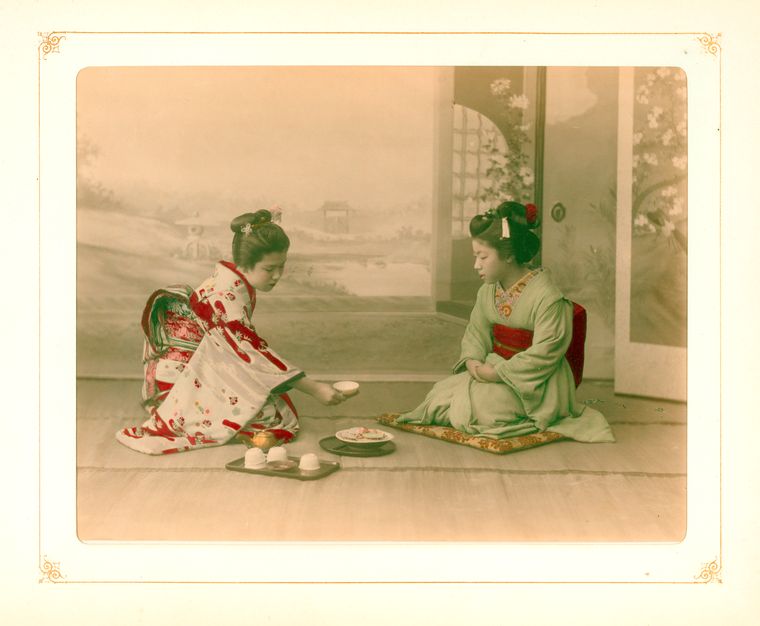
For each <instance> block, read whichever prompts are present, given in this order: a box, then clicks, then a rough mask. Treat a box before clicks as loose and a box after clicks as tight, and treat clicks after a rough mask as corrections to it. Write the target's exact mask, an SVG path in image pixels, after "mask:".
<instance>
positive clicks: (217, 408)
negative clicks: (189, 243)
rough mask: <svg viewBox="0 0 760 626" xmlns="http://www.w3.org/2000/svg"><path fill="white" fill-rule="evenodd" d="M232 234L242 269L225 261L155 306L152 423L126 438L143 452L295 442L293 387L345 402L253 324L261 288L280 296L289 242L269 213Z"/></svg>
mask: <svg viewBox="0 0 760 626" xmlns="http://www.w3.org/2000/svg"><path fill="white" fill-rule="evenodd" d="M230 227H231V229H232V231H233V232H234V233H235V234H234V236H233V239H232V258H233V261H234V263H230V262H228V261H220V262H219V263H217V265H216V267H215V268H214V272H213V274H212V275H211V276H210V277H209V278H207V279H206V280H205V281H204V282H203V283H202V284H201V285H200V286H199V287H198V288H197V289H195V290H193V289H192V288H190V287H188V286H186V285H175V286H172V287H168V288H166V289H161V290H159V291H156V292H155V293H153V294H152V295H151V297H150V298H149V300H148V303H147V305H146V307H145V312H144V314H143V320H142V323H143V331H144V333H145V354H144V364H145V382H144V385H143V401H144V405H145V406H146V408H147V409H148V412H149V414H150V417H149V419H148V420H147V421H146V422H144V423H143V424H142V425H141V426H133V427H129V428H123V429H121V430H120V431H118V432H117V433H116V439H117V440H118V441H120V442H121V443H123V444H124V445H125V446H127V447H129V448H132V449H133V450H137V451H138V452H144V453H146V454H169V453H172V452H183V451H185V450H194V449H197V448H206V447H210V446H219V445H222V444H225V443H227V442H228V441H230V440H231V439H232V438H233V437H234V436H235V434H237V433H238V432H243V433H248V434H253V433H255V432H259V431H268V432H270V433H272V435H273V437H275V438H276V439H278V440H280V441H281V442H287V441H290V439H292V438H293V437H294V436H295V435H296V433H297V432H298V418H297V415H296V410H295V407H294V406H293V404H292V402H291V401H290V398H289V397H288V395H287V393H286V392H287V391H288V390H289V389H291V388H295V389H298V390H299V391H303V392H305V393H307V394H310V395H312V396H314V397H315V398H316V399H317V400H319V401H320V402H322V403H323V404H330V405H331V404H338V403H339V402H342V401H343V400H345V398H344V396H343V395H342V394H341V393H340V392H338V391H336V390H335V389H333V388H332V387H331V386H330V385H327V384H325V383H321V382H317V381H315V380H312V379H310V378H309V377H307V376H306V375H305V374H304V373H303V372H302V371H301V370H300V369H298V368H297V367H295V366H293V365H291V364H289V363H288V362H287V361H285V359H283V358H282V357H280V356H279V355H278V354H276V353H275V352H274V351H273V350H272V349H271V348H270V347H269V346H268V345H267V343H266V341H264V340H263V339H262V338H261V337H259V335H258V334H257V333H256V329H255V328H254V326H253V318H252V315H253V310H254V307H255V306H256V293H257V291H261V292H267V291H271V290H272V289H273V288H274V287H275V285H276V284H277V281H278V280H279V279H280V277H281V276H282V272H283V269H284V267H285V262H286V260H287V254H288V248H289V246H290V241H289V239H288V237H287V235H286V234H285V232H284V231H283V230H282V228H281V227H280V226H279V225H278V224H275V223H273V222H272V215H271V213H270V212H269V211H258V212H257V213H255V214H253V213H246V214H244V215H241V216H239V217H237V218H235V219H234V220H233V221H232V224H231V225H230Z"/></svg>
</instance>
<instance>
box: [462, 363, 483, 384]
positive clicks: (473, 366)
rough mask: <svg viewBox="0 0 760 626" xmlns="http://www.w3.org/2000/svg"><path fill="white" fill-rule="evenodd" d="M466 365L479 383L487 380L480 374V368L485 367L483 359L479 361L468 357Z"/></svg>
mask: <svg viewBox="0 0 760 626" xmlns="http://www.w3.org/2000/svg"><path fill="white" fill-rule="evenodd" d="M465 367H466V368H467V371H468V372H469V373H470V376H472V377H473V378H474V379H475V380H477V381H478V382H479V383H484V382H486V381H485V380H483V379H482V378H481V377H480V374H479V373H478V370H479V368H481V367H483V362H482V361H478V360H476V359H468V360H467V361H465Z"/></svg>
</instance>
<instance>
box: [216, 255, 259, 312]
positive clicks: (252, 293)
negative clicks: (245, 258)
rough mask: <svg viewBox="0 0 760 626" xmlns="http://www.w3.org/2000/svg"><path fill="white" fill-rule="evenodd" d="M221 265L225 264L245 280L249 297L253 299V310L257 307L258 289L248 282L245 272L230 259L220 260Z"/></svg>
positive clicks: (244, 283)
mask: <svg viewBox="0 0 760 626" xmlns="http://www.w3.org/2000/svg"><path fill="white" fill-rule="evenodd" d="M219 265H223V266H224V267H226V268H227V269H228V270H230V271H231V272H232V273H233V274H235V275H236V276H237V277H238V278H240V280H242V281H243V285H245V288H246V291H248V297H249V298H250V299H251V311H253V309H254V308H255V307H256V290H255V289H254V288H253V286H252V285H251V283H249V282H248V279H247V278H246V277H245V275H244V274H243V272H241V271H240V270H239V269H238V268H237V266H236V265H235V264H234V263H231V262H230V261H219Z"/></svg>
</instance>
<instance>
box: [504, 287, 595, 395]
mask: <svg viewBox="0 0 760 626" xmlns="http://www.w3.org/2000/svg"><path fill="white" fill-rule="evenodd" d="M585 344H586V309H584V308H583V307H582V306H581V305H580V304H576V303H575V302H573V337H572V339H571V340H570V346H569V347H568V349H567V352H566V353H565V358H566V359H567V362H568V363H569V364H570V369H571V370H572V372H573V378H574V379H575V386H576V387H577V386H578V385H580V384H581V381H582V380H583V362H584V359H585V354H586V352H585ZM531 345H533V331H532V330H526V329H524V328H510V327H509V326H504V325H503V324H494V325H493V351H494V352H495V353H496V354H498V355H499V356H500V357H503V358H504V359H507V360H509V359H511V358H512V357H513V356H514V355H515V354H517V353H518V352H522V351H523V350H527V349H528V348H530V346H531Z"/></svg>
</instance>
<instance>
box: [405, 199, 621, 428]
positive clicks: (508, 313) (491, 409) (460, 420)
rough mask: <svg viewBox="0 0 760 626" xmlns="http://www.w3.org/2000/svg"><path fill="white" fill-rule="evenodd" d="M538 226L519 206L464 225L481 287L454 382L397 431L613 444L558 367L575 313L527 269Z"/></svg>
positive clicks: (531, 211) (548, 282) (437, 389)
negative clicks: (549, 434)
mask: <svg viewBox="0 0 760 626" xmlns="http://www.w3.org/2000/svg"><path fill="white" fill-rule="evenodd" d="M537 225H538V223H537V219H536V213H535V207H534V206H532V205H527V207H526V206H523V205H522V204H519V203H517V202H505V203H503V204H501V205H500V206H499V207H498V208H497V209H491V210H489V211H488V212H486V213H485V214H484V215H476V216H475V217H474V218H473V219H472V220H471V222H470V235H471V236H472V249H473V253H474V255H475V270H476V271H477V272H478V274H479V275H480V277H481V279H482V280H483V281H484V283H485V284H484V285H483V286H482V287H481V288H480V290H479V291H478V294H477V300H476V302H475V306H474V308H473V310H472V313H471V315H470V321H469V323H468V325H467V328H466V330H465V334H464V337H463V339H462V350H461V355H460V358H459V361H458V362H457V363H456V365H455V366H454V372H455V373H454V375H453V376H449V377H448V378H445V379H443V380H442V381H440V382H438V383H436V385H435V386H434V387H433V389H432V390H431V391H430V393H428V395H427V397H426V398H425V400H424V402H423V403H422V404H420V406H418V407H417V408H416V409H414V410H413V411H410V412H409V413H405V414H402V415H401V416H400V417H399V418H398V421H399V422H406V423H412V424H436V425H444V426H453V427H454V428H457V429H458V430H461V431H463V432H466V433H469V434H472V435H484V436H488V437H493V438H499V439H501V438H505V437H515V436H519V435H528V434H531V433H535V432H539V431H546V430H549V431H553V432H557V433H560V434H562V435H565V436H567V437H570V438H572V439H575V440H577V441H585V442H605V441H606V442H609V441H614V440H615V439H614V437H613V435H612V431H611V430H610V427H609V424H608V423H607V421H606V420H605V418H604V416H603V415H602V414H601V413H600V412H599V411H596V410H595V409H592V408H591V407H588V406H585V405H583V404H581V403H579V402H578V400H577V399H576V396H575V379H574V376H573V371H572V369H571V367H570V364H569V362H568V359H567V358H566V353H567V351H568V347H569V346H570V342H571V338H572V331H573V304H572V303H571V302H570V301H569V300H567V299H566V298H565V297H564V296H563V295H562V293H561V292H560V291H559V289H558V288H557V287H556V286H555V284H554V283H553V281H552V279H551V277H550V274H549V272H548V271H547V270H545V269H543V268H540V267H539V268H535V269H532V270H531V269H529V268H528V267H527V264H528V263H529V262H530V261H531V259H533V257H534V256H535V255H536V254H537V252H538V249H539V240H538V237H537V236H536V234H535V233H534V232H532V231H533V229H534V228H536V227H537ZM531 333H532V336H531ZM521 343H522V345H519V344H521Z"/></svg>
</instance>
